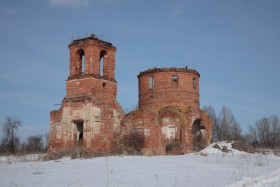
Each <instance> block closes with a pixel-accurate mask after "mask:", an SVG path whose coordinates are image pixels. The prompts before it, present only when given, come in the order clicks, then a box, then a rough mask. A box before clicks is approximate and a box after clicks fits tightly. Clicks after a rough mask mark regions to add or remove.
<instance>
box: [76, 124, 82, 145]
mask: <svg viewBox="0 0 280 187" xmlns="http://www.w3.org/2000/svg"><path fill="white" fill-rule="evenodd" d="M75 124H76V126H77V141H78V142H79V143H82V142H83V136H84V122H83V121H77V122H75Z"/></svg>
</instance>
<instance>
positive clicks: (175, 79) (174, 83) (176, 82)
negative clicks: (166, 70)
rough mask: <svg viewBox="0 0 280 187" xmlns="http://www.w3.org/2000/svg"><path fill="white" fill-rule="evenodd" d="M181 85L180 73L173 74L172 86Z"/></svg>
mask: <svg viewBox="0 0 280 187" xmlns="http://www.w3.org/2000/svg"><path fill="white" fill-rule="evenodd" d="M178 85H179V76H178V75H172V76H171V86H172V87H178Z"/></svg>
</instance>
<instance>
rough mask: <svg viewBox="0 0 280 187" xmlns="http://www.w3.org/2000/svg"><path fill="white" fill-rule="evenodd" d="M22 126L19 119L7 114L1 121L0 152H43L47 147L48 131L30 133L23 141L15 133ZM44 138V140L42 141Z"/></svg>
mask: <svg viewBox="0 0 280 187" xmlns="http://www.w3.org/2000/svg"><path fill="white" fill-rule="evenodd" d="M21 126H22V122H21V120H20V119H18V118H15V117H11V116H7V117H6V118H5V119H4V121H3V123H2V132H3V137H2V139H1V141H0V154H28V153H44V152H46V151H47V148H48V141H49V137H48V133H47V134H45V135H41V134H38V135H31V136H29V137H28V138H26V140H24V141H23V142H21V141H20V138H19V136H18V134H17V131H18V130H19V128H20V127H21ZM44 138H45V141H44Z"/></svg>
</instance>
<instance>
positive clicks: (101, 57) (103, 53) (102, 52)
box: [99, 50, 106, 76]
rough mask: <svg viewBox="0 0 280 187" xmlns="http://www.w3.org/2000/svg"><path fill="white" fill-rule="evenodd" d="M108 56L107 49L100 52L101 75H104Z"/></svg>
mask: <svg viewBox="0 0 280 187" xmlns="http://www.w3.org/2000/svg"><path fill="white" fill-rule="evenodd" d="M105 56H106V51H104V50H102V51H101V52H100V61H99V75H100V76H103V75H104V58H105Z"/></svg>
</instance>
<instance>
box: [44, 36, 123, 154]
mask: <svg viewBox="0 0 280 187" xmlns="http://www.w3.org/2000/svg"><path fill="white" fill-rule="evenodd" d="M69 50H70V73H69V77H68V80H67V81H66V90H67V94H66V96H65V98H64V99H63V101H62V106H61V108H60V109H59V110H57V111H52V112H51V115H50V146H49V147H50V149H55V148H59V149H68V148H71V147H72V146H76V145H77V144H78V142H77V137H78V135H79V134H78V133H79V132H78V131H77V125H76V124H75V121H77V120H79V121H82V123H83V127H82V129H83V139H82V140H81V142H80V144H82V145H83V147H85V148H87V149H90V150H92V151H95V152H97V153H105V152H110V151H111V149H112V147H113V146H114V143H115V140H114V135H115V134H117V133H119V131H120V120H121V119H122V117H123V110H122V108H121V106H119V104H118V102H117V100H116V96H117V82H116V81H115V51H116V48H115V47H114V46H113V45H112V44H110V43H108V42H104V41H102V40H99V39H97V38H96V37H94V36H92V37H89V38H83V39H80V40H75V41H73V42H72V43H71V44H70V45H69ZM81 56H83V58H84V60H83V61H82V60H81ZM101 57H103V59H104V60H103V68H101V69H103V72H100V63H101V62H100V58H101ZM82 63H84V65H83V67H84V68H82ZM82 69H83V70H84V72H82ZM94 110H99V111H100V114H98V117H96V116H94V115H95V114H94ZM98 113H99V112H98Z"/></svg>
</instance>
